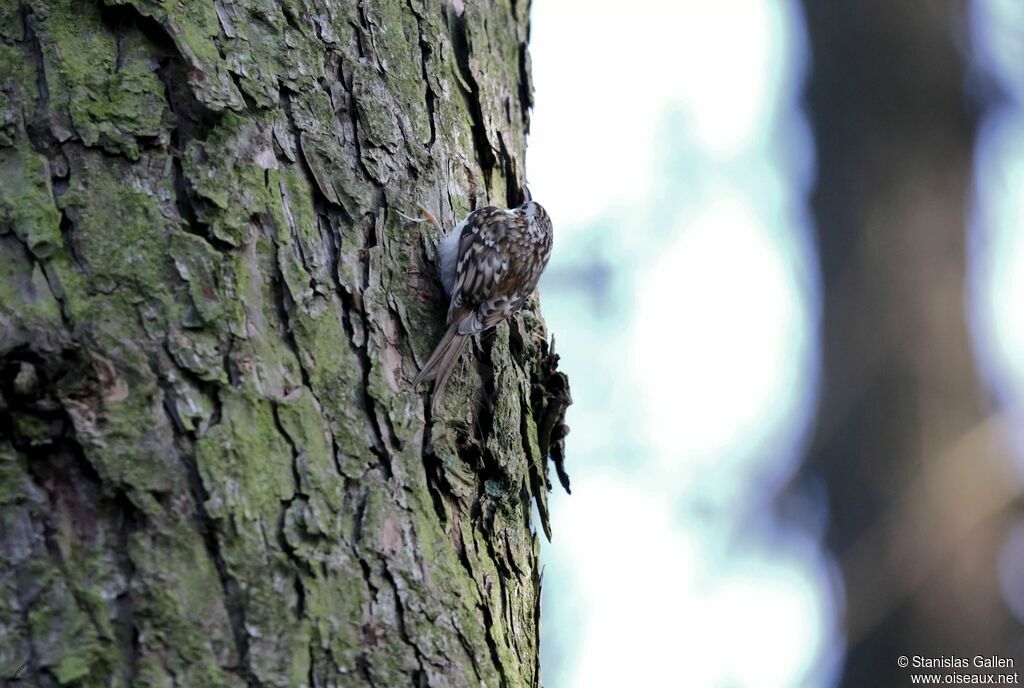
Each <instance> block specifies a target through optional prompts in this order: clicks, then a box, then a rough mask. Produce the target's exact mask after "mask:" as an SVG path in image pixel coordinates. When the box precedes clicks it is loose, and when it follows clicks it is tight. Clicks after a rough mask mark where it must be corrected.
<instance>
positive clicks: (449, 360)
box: [405, 191, 553, 411]
mask: <svg viewBox="0 0 1024 688" xmlns="http://www.w3.org/2000/svg"><path fill="white" fill-rule="evenodd" d="M525 196H526V201H525V202H524V203H523V204H522V205H520V206H518V207H516V208H512V209H503V208H497V207H494V206H487V207H484V208H478V209H476V210H474V211H473V212H471V213H469V215H467V216H466V218H465V219H464V220H462V221H461V222H460V223H458V224H457V225H456V226H455V228H454V229H453V230H452V231H451V232H450V233H448V235H447V236H445V237H444V239H443V240H442V241H441V245H440V250H439V260H438V262H439V266H438V267H439V273H440V277H441V283H442V284H443V285H444V290H445V294H446V295H447V296H448V297H449V298H450V299H451V301H450V302H449V306H448V318H447V330H446V331H445V333H444V336H443V337H442V338H441V341H440V343H439V344H438V345H437V347H436V348H435V349H434V353H432V354H431V355H430V358H429V359H427V362H426V363H424V364H423V368H422V369H421V370H420V372H419V374H417V375H416V378H415V379H414V380H413V382H412V386H413V388H415V387H417V386H419V384H420V383H422V382H424V381H429V380H434V381H435V385H434V393H433V398H432V400H431V410H432V411H436V410H437V400H438V397H439V395H440V393H441V391H442V390H443V389H444V386H445V383H446V382H448V378H449V377H450V376H451V374H452V371H453V370H454V369H455V364H456V363H457V362H458V360H459V355H460V354H461V353H462V349H463V347H464V346H465V345H466V341H467V340H468V339H469V338H470V337H472V336H473V335H475V334H477V333H480V332H484V331H486V330H489V329H491V328H492V327H495V326H496V325H498V324H500V323H501V322H502V321H504V320H507V319H509V318H511V317H513V316H514V315H515V314H516V313H518V312H519V309H520V308H522V307H523V304H524V303H526V299H527V298H529V296H530V294H532V293H533V291H534V289H536V288H537V282H538V281H539V280H540V276H541V273H543V272H544V268H545V267H547V264H548V259H549V258H550V257H551V244H552V235H553V231H552V224H551V217H550V216H549V215H548V213H547V211H546V210H545V209H544V207H543V206H542V205H541V204H540V203H537V202H536V201H534V200H533V199H532V198H531V197H530V195H529V192H528V191H527V192H526V193H525ZM420 209H421V210H422V211H423V212H424V213H425V214H426V215H427V219H429V220H430V221H431V222H432V223H433V224H434V225H435V226H438V227H439V228H440V226H439V225H438V223H437V221H436V220H435V219H434V217H433V215H431V214H430V212H429V211H427V209H426V208H423V207H422V206H420ZM405 217H407V216H405ZM410 219H411V218H410Z"/></svg>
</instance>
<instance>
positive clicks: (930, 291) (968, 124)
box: [804, 0, 1020, 687]
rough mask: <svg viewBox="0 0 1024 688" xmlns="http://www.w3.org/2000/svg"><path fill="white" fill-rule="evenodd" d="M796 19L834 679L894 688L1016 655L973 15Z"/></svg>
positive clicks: (895, 8) (1009, 488)
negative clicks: (976, 230) (984, 242)
mask: <svg viewBox="0 0 1024 688" xmlns="http://www.w3.org/2000/svg"><path fill="white" fill-rule="evenodd" d="M804 10H805V13H806V17H807V22H808V30H809V35H810V39H811V48H812V55H811V59H812V63H813V66H812V74H811V79H810V84H809V89H808V104H809V109H810V112H811V116H812V121H813V124H814V129H815V138H816V143H817V147H818V164H817V172H818V178H817V187H816V190H815V192H814V196H813V208H814V212H815V216H816V220H817V225H818V241H819V246H820V252H821V260H822V268H823V270H822V272H823V277H824V320H823V322H824V330H823V344H824V373H825V381H824V388H823V390H822V393H821V400H822V402H821V404H822V406H821V411H820V418H819V426H818V431H817V438H816V442H815V446H814V448H813V451H812V452H811V459H810V461H809V465H808V472H809V473H812V474H818V475H822V476H824V478H825V481H826V483H827V484H828V493H829V499H828V505H829V511H830V524H829V541H830V545H831V547H832V548H833V550H834V551H835V552H836V553H837V555H838V558H839V561H840V563H841V566H842V574H843V583H844V585H845V594H844V595H843V597H842V599H843V600H844V611H845V619H844V620H845V625H846V630H847V634H848V641H849V647H848V650H847V652H848V656H847V661H846V668H845V671H844V673H843V680H842V684H843V685H845V686H852V687H860V686H890V685H892V686H905V685H908V683H909V680H910V679H909V677H908V673H911V672H912V670H906V669H900V668H899V667H898V666H897V663H896V660H897V657H899V656H901V655H904V656H913V655H923V656H926V657H939V656H947V657H948V656H951V655H955V656H959V657H973V656H974V655H977V654H981V655H986V656H987V655H991V654H1000V655H1002V656H1009V657H1013V656H1015V655H1018V654H1019V651H1020V633H1019V627H1018V626H1016V624H1015V622H1014V620H1013V618H1012V616H1011V615H1010V614H1009V613H1008V611H1007V609H1006V607H1005V605H1004V604H1003V601H1002V598H1001V594H1000V590H999V584H998V577H997V566H998V559H999V550H1000V547H1001V544H1002V537H1003V533H1004V532H1005V526H1006V523H1007V520H1008V519H1009V518H1011V517H1012V515H1013V514H1014V513H1015V512H1019V504H1018V505H1017V506H1014V504H1013V500H1014V499H1015V492H1016V485H1017V481H1016V479H1015V478H1013V477H1012V476H1011V475H1009V474H1008V472H1006V470H1007V468H1008V466H1009V465H1010V462H1009V461H1008V460H1007V457H1006V456H1005V454H1004V452H1005V451H1006V448H1005V447H1001V446H1000V443H999V442H998V439H997V438H996V436H995V434H994V433H993V424H992V423H991V422H989V420H988V414H989V413H990V412H991V410H990V408H989V406H988V405H987V403H986V401H985V399H984V395H983V392H982V390H981V387H980V384H979V382H978V378H977V374H976V368H975V365H974V358H973V355H972V351H971V346H970V339H969V337H968V329H967V323H966V318H965V307H964V300H965V299H964V285H965V271H966V256H965V247H966V241H965V226H966V221H967V220H966V218H967V199H968V193H969V189H970V184H971V158H972V145H973V142H974V128H975V127H974V121H973V119H972V117H971V115H970V112H969V111H968V107H967V99H966V97H965V94H964V83H965V79H964V70H965V66H964V62H963V55H962V49H961V48H958V46H957V36H956V35H955V34H954V32H955V31H957V27H962V26H964V23H965V19H964V17H965V13H966V6H965V4H963V3H959V2H958V3H943V2H938V3H920V2H907V1H900V2H892V1H891V0H870V1H865V2H813V1H811V0H806V1H805V2H804ZM954 673H965V672H954Z"/></svg>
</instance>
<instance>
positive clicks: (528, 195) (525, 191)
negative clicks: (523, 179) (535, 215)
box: [523, 184, 533, 203]
mask: <svg viewBox="0 0 1024 688" xmlns="http://www.w3.org/2000/svg"><path fill="white" fill-rule="evenodd" d="M523 198H524V199H525V200H524V201H523V203H529V202H530V201H532V200H533V194H531V193H530V187H529V186H527V185H526V184H523Z"/></svg>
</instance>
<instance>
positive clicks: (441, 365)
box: [412, 319, 470, 410]
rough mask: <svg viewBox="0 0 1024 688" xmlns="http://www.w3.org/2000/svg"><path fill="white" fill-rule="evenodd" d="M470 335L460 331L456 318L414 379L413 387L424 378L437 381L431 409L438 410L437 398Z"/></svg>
mask: <svg viewBox="0 0 1024 688" xmlns="http://www.w3.org/2000/svg"><path fill="white" fill-rule="evenodd" d="M469 336H470V335H469V334H461V333H460V332H459V320H458V319H456V320H455V321H454V322H453V323H452V324H451V325H449V326H448V331H447V332H445V333H444V337H442V338H441V342H440V343H439V344H438V345H437V348H436V349H434V353H432V354H431V355H430V358H429V359H427V362H426V363H424V364H423V369H422V370H420V372H419V374H418V375H417V376H416V379H415V380H413V381H412V386H413V387H415V386H417V385H418V384H420V383H421V382H423V381H424V380H436V381H437V382H436V384H435V385H434V396H433V399H432V400H431V402H430V408H431V410H436V408H437V398H438V396H439V395H440V394H441V390H442V389H444V385H445V383H446V382H448V377H449V376H450V375H451V374H452V371H453V370H454V369H455V364H456V363H457V362H458V360H459V354H461V353H462V347H464V346H465V345H466V340H467V339H469Z"/></svg>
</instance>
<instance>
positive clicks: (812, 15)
mask: <svg viewBox="0 0 1024 688" xmlns="http://www.w3.org/2000/svg"><path fill="white" fill-rule="evenodd" d="M532 13H533V14H532V35H531V53H532V61H533V76H534V81H535V86H536V106H535V110H534V115H533V120H532V125H531V132H530V140H529V153H528V156H529V157H528V171H527V173H528V178H529V182H530V187H531V190H532V192H533V195H534V198H536V199H537V200H539V201H541V202H542V203H544V204H545V206H546V207H547V208H548V210H549V212H550V213H551V215H552V217H553V218H554V221H555V226H556V238H555V251H554V255H553V258H552V261H551V265H550V267H549V268H548V271H547V273H546V275H545V277H544V279H543V281H542V283H541V293H542V297H543V305H544V314H545V317H546V319H547V322H548V326H549V328H550V329H551V331H552V332H553V333H554V335H555V337H556V341H557V351H558V352H559V353H560V354H561V356H562V367H563V368H564V369H565V370H566V371H567V372H568V373H569V376H570V379H571V382H572V391H573V398H574V400H575V404H574V405H573V406H572V408H571V409H570V411H569V418H568V424H569V425H570V426H571V428H572V434H571V435H570V436H569V438H568V444H567V455H568V468H569V472H570V475H571V476H572V486H573V494H572V495H571V496H566V495H564V494H561V493H556V494H555V495H554V504H553V508H552V512H553V513H552V524H553V528H554V540H553V542H552V543H551V544H550V545H547V546H546V547H545V548H544V550H543V558H544V563H545V571H544V597H543V630H542V639H543V648H542V671H543V678H544V685H545V686H547V687H548V688H562V687H565V686H569V687H575V686H580V687H583V686H585V687H586V688H593V687H600V686H627V685H628V686H724V687H732V686H757V687H769V686H834V685H843V686H857V687H861V686H890V685H892V686H904V685H910V680H909V675H908V674H909V673H911V671H910V670H907V669H900V668H899V667H898V666H897V658H898V657H899V656H901V655H909V656H914V655H922V656H926V657H929V656H930V657H938V656H947V657H949V656H966V657H973V656H974V655H978V654H980V655H985V656H989V655H1001V656H1003V657H1008V658H1012V659H1013V660H1014V661H1015V662H1016V666H1017V669H1018V670H1019V671H1021V672H1024V499H1022V495H1024V114H1022V108H1024V3H1022V2H1020V0H974V1H973V2H952V1H946V0H939V1H935V2H910V1H909V0H908V1H902V0H901V1H895V0H859V1H857V2H853V1H849V2H847V1H841V2H833V1H832V0H805V1H804V2H798V1H796V0H689V1H686V0H676V1H669V0H666V1H664V2H657V1H656V0H635V1H634V2H630V3H621V2H611V1H610V0H606V1H596V0H535V2H534V4H533V9H532ZM960 673H966V672H960Z"/></svg>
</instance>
